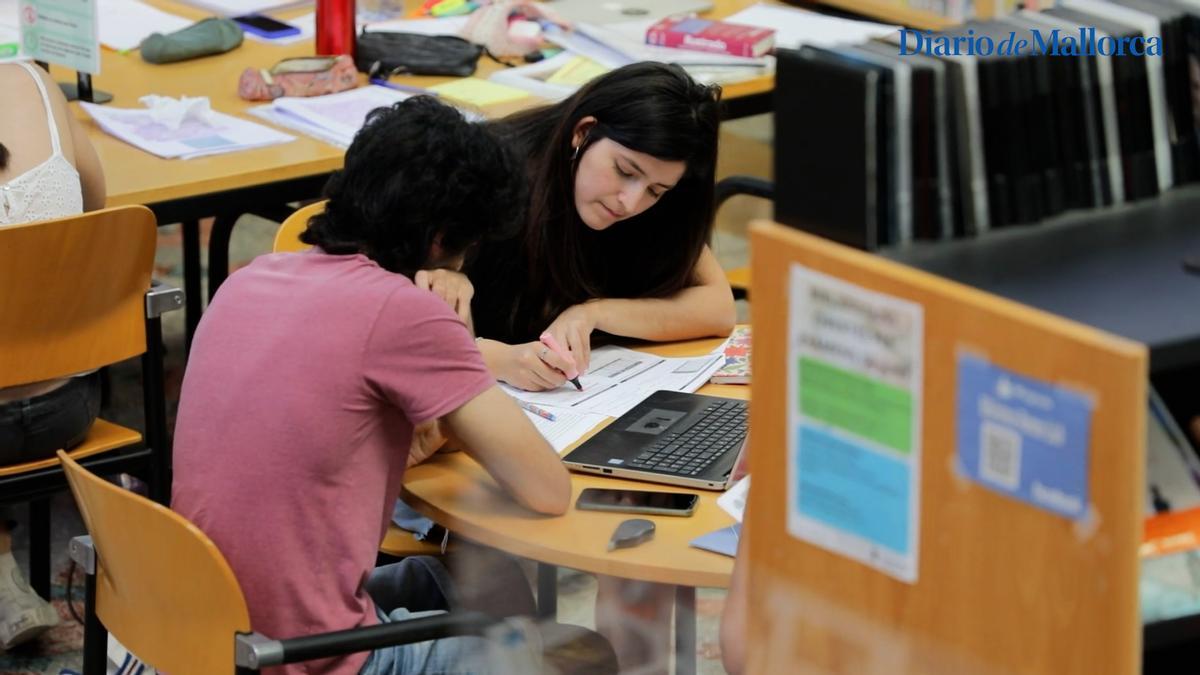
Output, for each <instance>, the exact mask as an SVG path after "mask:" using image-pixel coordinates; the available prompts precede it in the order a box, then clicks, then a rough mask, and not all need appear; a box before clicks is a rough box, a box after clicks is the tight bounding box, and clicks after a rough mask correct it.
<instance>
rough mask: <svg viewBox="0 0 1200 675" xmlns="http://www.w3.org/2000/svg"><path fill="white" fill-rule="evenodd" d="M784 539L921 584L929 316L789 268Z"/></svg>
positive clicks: (905, 303)
mask: <svg viewBox="0 0 1200 675" xmlns="http://www.w3.org/2000/svg"><path fill="white" fill-rule="evenodd" d="M789 291H790V298H789V304H790V307H789V310H790V311H789V315H788V360H787V367H788V427H787V429H788V431H787V433H788V465H787V470H788V508H787V513H788V523H787V526H788V532H789V533H790V534H791V535H792V536H794V537H797V538H799V539H802V540H804V541H807V542H809V543H811V544H814V545H816V546H819V547H821V548H824V549H826V550H829V551H832V552H834V553H837V554H840V555H844V556H846V557H848V558H852V559H854V560H857V561H859V562H861V563H863V564H865V565H869V566H871V567H873V568H875V569H878V570H879V571H881V572H884V573H886V574H888V575H890V576H892V577H895V578H896V579H900V580H902V581H905V582H908V583H916V581H917V570H918V553H919V550H920V531H919V530H920V522H921V518H920V513H921V510H920V505H921V499H920V497H921V492H920V487H921V397H922V380H923V377H922V373H923V370H922V368H923V361H924V311H923V308H922V307H921V306H920V305H918V304H916V303H913V302H910V301H907V300H902V299H898V298H894V297H890V296H887V295H884V294H882V293H876V292H874V291H869V290H867V289H864V288H862V287H859V286H856V285H854V284H850V283H847V282H845V281H841V280H839V279H835V278H833V277H831V276H828V275H826V274H822V273H820V272H815V271H813V270H809V269H807V268H805V267H802V266H800V265H792V268H791V278H790V286H789Z"/></svg>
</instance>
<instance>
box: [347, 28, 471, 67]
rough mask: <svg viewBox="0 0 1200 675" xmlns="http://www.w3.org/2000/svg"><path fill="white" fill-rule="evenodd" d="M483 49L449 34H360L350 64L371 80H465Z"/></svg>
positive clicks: (365, 32) (380, 32)
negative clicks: (442, 77) (400, 77)
mask: <svg viewBox="0 0 1200 675" xmlns="http://www.w3.org/2000/svg"><path fill="white" fill-rule="evenodd" d="M481 54H483V47H480V46H479V45H474V44H471V43H470V42H467V41H466V40H464V39H462V38H460V37H454V36H453V35H419V34H416V33H394V32H384V31H378V32H367V31H365V30H364V31H363V32H362V33H360V34H359V36H358V41H357V42H356V43H355V49H354V61H355V64H356V65H357V66H358V69H359V70H360V71H362V72H364V73H367V74H368V75H370V76H371V77H384V78H386V77H389V76H391V75H399V74H402V73H403V74H409V75H449V76H453V77H467V76H469V75H472V74H474V73H475V65H476V64H477V63H478V62H479V56H480V55H481Z"/></svg>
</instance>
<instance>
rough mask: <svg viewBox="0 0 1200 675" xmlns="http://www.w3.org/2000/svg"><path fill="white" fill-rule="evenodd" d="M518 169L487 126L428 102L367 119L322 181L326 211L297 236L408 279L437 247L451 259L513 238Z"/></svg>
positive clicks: (521, 193) (517, 207)
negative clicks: (495, 239) (491, 240)
mask: <svg viewBox="0 0 1200 675" xmlns="http://www.w3.org/2000/svg"><path fill="white" fill-rule="evenodd" d="M519 166H520V165H519V164H518V163H517V162H516V160H515V159H514V157H513V156H512V154H511V152H510V151H509V150H508V149H507V147H506V146H504V145H503V144H502V143H501V142H500V141H499V140H498V139H497V138H496V136H495V135H494V134H492V132H491V131H489V130H488V129H487V128H486V127H484V126H481V125H478V124H472V123H470V122H467V121H466V120H465V119H463V116H462V114H460V113H459V112H458V111H457V110H455V109H453V108H451V107H449V106H446V105H443V104H441V103H439V102H437V101H436V100H435V99H433V98H431V97H428V96H420V97H416V98H410V99H407V100H405V101H401V102H399V103H396V104H395V105H393V106H392V107H390V108H379V109H376V110H374V111H372V112H371V113H370V115H368V116H367V122H366V125H365V126H364V127H363V128H362V129H361V130H360V131H359V132H358V134H357V135H355V137H354V142H353V143H351V144H350V148H349V149H348V150H347V151H346V162H345V167H344V168H343V169H342V170H341V171H338V172H336V173H334V174H333V176H332V177H330V179H329V182H328V183H327V184H326V185H325V197H327V198H328V199H329V201H328V203H327V204H326V205H325V212H324V213H321V214H318V215H316V216H313V217H312V219H310V220H309V222H308V228H307V229H305V230H304V232H303V233H302V234H301V235H300V240H301V241H303V242H304V243H306V244H312V245H314V246H319V247H321V248H322V249H324V250H325V251H326V252H327V253H333V254H348V253H363V254H365V255H366V256H367V257H368V258H370V259H372V260H374V261H375V262H377V263H378V264H379V266H380V267H382V268H384V269H386V270H389V271H391V272H397V273H400V274H404V275H405V276H408V277H411V276H412V275H413V274H414V273H415V272H416V271H417V270H418V269H421V268H422V267H423V266H424V265H426V264H428V263H429V260H428V258H429V253H430V248H431V246H432V245H433V244H434V243H435V241H436V243H437V244H439V246H440V248H441V250H442V252H443V253H444V254H445V255H447V256H454V255H458V254H460V253H463V252H465V251H466V250H467V249H468V248H470V247H471V246H472V245H474V244H476V243H478V242H479V241H480V240H481V239H483V238H485V237H492V236H501V237H503V236H511V235H512V232H513V231H514V230H515V228H516V227H517V226H518V224H519V219H518V218H517V214H518V213H519V212H520V207H521V203H522V201H523V199H524V191H523V183H524V180H523V178H522V176H521V172H520V168H519Z"/></svg>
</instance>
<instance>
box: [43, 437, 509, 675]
mask: <svg viewBox="0 0 1200 675" xmlns="http://www.w3.org/2000/svg"><path fill="white" fill-rule="evenodd" d="M58 457H59V461H61V462H62V466H63V467H64V469H65V470H66V474H67V479H68V480H69V481H70V484H71V491H72V492H73V493H74V494H75V501H76V502H77V503H78V505H79V512H80V513H81V514H82V516H83V522H84V524H85V525H86V526H87V530H88V533H89V536H86V537H76V538H75V539H74V540H72V542H71V557H72V558H73V559H74V560H75V561H76V562H78V563H79V564H80V566H81V567H83V569H84V571H85V572H86V573H87V587H86V600H85V610H84V612H85V616H84V646H83V673H84V675H101V674H103V673H104V672H105V669H106V666H107V654H106V652H107V645H108V633H109V632H111V633H112V634H113V635H114V636H115V637H116V638H117V639H118V640H119V641H120V642H121V644H123V645H124V646H125V647H126V648H128V649H129V650H130V651H131V652H132V653H134V654H136V655H137V656H138V658H139V659H141V660H142V661H144V662H145V663H147V664H150V665H152V666H154V668H155V669H157V670H159V671H160V672H161V671H165V672H169V673H171V674H172V675H213V674H215V673H230V672H235V673H251V672H257V670H258V669H259V668H263V667H267V666H275V665H281V664H285V663H297V662H300V661H308V660H311V659H318V658H326V657H330V656H338V655H342V654H350V653H354V652H360V651H368V650H372V649H377V648H380V647H386V646H390V645H398V644H408V643H412V642H423V641H426V640H433V639H438V638H443V637H451V636H455V635H484V634H489V633H491V632H492V630H494V629H495V628H502V629H504V630H508V629H509V628H503V627H506V626H509V627H510V626H511V624H509V623H508V622H503V623H497V622H496V620H495V619H492V618H490V617H487V616H486V615H484V614H481V613H477V612H467V611H455V612H453V613H449V614H443V615H439V616H434V617H427V618H421V619H412V620H409V621H401V622H396V623H388V624H381V625H378V626H371V627H368V628H360V629H351V630H345V631H337V632H332V633H324V634H321V635H310V636H305V637H295V638H291V639H286V640H273V639H270V638H268V637H265V636H263V635H260V634H257V633H252V632H251V631H250V614H249V610H248V609H247V608H246V600H245V597H244V596H243V595H242V590H241V587H240V586H239V585H238V582H237V578H236V577H235V576H234V575H233V570H231V569H230V567H229V563H228V562H226V560H225V558H224V556H222V555H221V552H220V551H219V550H217V547H216V546H215V545H214V544H213V543H212V541H211V540H210V539H209V538H208V537H207V536H205V535H204V533H203V532H201V531H200V530H199V528H197V527H196V526H195V525H193V524H191V523H190V522H188V521H187V520H186V519H185V518H183V517H182V516H180V515H179V514H177V513H175V512H173V511H171V510H170V509H168V508H166V507H164V506H162V505H160V504H155V503H154V502H152V501H150V500H148V499H145V498H144V497H141V496H139V495H136V494H134V493H132V492H130V491H128V490H124V489H122V488H120V487H118V486H116V485H114V484H112V483H109V482H108V481H105V480H102V479H101V478H99V477H97V476H96V475H95V474H94V473H92V472H90V471H88V470H87V469H85V468H84V467H82V466H80V465H79V464H78V463H77V462H75V461H74V460H73V459H71V457H70V456H68V455H67V454H66V453H64V452H62V451H59V453H58Z"/></svg>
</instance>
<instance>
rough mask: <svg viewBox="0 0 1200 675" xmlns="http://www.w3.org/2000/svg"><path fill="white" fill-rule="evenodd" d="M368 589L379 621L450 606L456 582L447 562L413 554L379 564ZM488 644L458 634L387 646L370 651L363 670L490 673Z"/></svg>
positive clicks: (375, 674)
mask: <svg viewBox="0 0 1200 675" xmlns="http://www.w3.org/2000/svg"><path fill="white" fill-rule="evenodd" d="M366 588H367V593H369V594H370V596H371V599H372V600H373V601H374V602H375V609H376V612H377V613H378V614H379V620H380V622H383V623H387V622H393V621H404V620H405V619H417V618H421V617H425V616H431V615H434V614H441V613H442V612H444V611H446V610H447V609H449V603H450V599H451V598H453V597H454V596H453V590H452V588H453V587H452V582H451V581H450V577H449V575H448V574H447V573H446V570H445V568H444V567H442V564H441V563H440V562H438V561H437V560H436V559H433V558H429V557H426V556H412V557H409V558H405V559H404V560H402V561H400V562H398V563H395V564H393V565H384V566H383V567H377V568H375V570H374V571H372V572H371V576H370V577H369V578H368V579H367V584H366ZM486 657H487V643H486V642H485V641H484V640H483V639H482V638H478V637H454V638H444V639H441V640H431V641H429V642H418V643H414V644H407V645H397V646H395V647H386V648H384V649H377V650H375V651H373V652H371V655H370V657H369V658H368V659H367V662H366V663H365V664H363V667H362V670H360V671H359V672H360V673H361V675H408V674H410V673H422V674H428V675H468V674H469V673H470V674H474V673H478V674H480V675H485V674H487V673H491V672H494V671H493V670H492V669H491V668H489V667H488V666H487V658H486Z"/></svg>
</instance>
